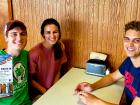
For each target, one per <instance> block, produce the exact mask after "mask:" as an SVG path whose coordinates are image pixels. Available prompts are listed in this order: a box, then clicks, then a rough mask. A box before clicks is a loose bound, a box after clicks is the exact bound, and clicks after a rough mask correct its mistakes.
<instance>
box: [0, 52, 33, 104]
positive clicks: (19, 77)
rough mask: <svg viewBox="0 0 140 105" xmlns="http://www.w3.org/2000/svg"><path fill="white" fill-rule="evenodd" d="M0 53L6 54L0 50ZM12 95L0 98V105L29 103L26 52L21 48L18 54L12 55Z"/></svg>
mask: <svg viewBox="0 0 140 105" xmlns="http://www.w3.org/2000/svg"><path fill="white" fill-rule="evenodd" d="M0 54H6V52H5V51H3V50H0ZM13 78H14V80H13V84H14V95H13V96H11V97H7V98H0V105H31V101H30V99H29V92H28V52H27V51H25V50H22V51H21V53H20V55H19V56H17V57H15V56H13Z"/></svg>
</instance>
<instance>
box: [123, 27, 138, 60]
mask: <svg viewBox="0 0 140 105" xmlns="http://www.w3.org/2000/svg"><path fill="white" fill-rule="evenodd" d="M124 50H125V51H126V54H127V56H128V57H130V58H136V57H139V56H140V31H136V30H132V29H130V30H128V31H126V34H125V37H124Z"/></svg>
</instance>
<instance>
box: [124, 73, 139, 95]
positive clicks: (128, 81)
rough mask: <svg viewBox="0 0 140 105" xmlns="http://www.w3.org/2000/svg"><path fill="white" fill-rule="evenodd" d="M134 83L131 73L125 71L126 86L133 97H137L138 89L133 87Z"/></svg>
mask: <svg viewBox="0 0 140 105" xmlns="http://www.w3.org/2000/svg"><path fill="white" fill-rule="evenodd" d="M133 81H134V77H133V75H132V74H131V73H129V72H127V71H125V86H126V87H127V88H128V89H129V91H130V92H131V93H132V95H133V97H135V96H136V95H137V91H136V89H135V88H134V87H133V86H132V84H133Z"/></svg>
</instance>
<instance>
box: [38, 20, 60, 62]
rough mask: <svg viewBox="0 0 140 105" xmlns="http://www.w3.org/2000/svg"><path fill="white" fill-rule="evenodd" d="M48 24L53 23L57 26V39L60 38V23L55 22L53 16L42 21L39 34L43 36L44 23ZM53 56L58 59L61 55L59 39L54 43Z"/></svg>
mask: <svg viewBox="0 0 140 105" xmlns="http://www.w3.org/2000/svg"><path fill="white" fill-rule="evenodd" d="M50 24H54V25H55V26H57V27H58V31H59V40H60V38H61V30H60V25H59V23H58V22H57V20H55V19H53V18H48V19H46V20H44V21H43V23H42V25H41V31H40V33H41V35H42V37H43V38H44V28H45V26H46V25H50ZM53 48H54V57H55V59H56V60H58V59H60V58H61V57H62V48H61V43H60V42H59V41H57V42H56V43H55V44H54V45H53Z"/></svg>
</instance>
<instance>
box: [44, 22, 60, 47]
mask: <svg viewBox="0 0 140 105" xmlns="http://www.w3.org/2000/svg"><path fill="white" fill-rule="evenodd" d="M59 36H60V35H59V30H58V27H57V26H56V25H54V24H50V25H46V26H45V28H44V39H45V41H46V43H48V45H49V46H53V45H54V44H55V43H56V42H57V41H58V39H59Z"/></svg>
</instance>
